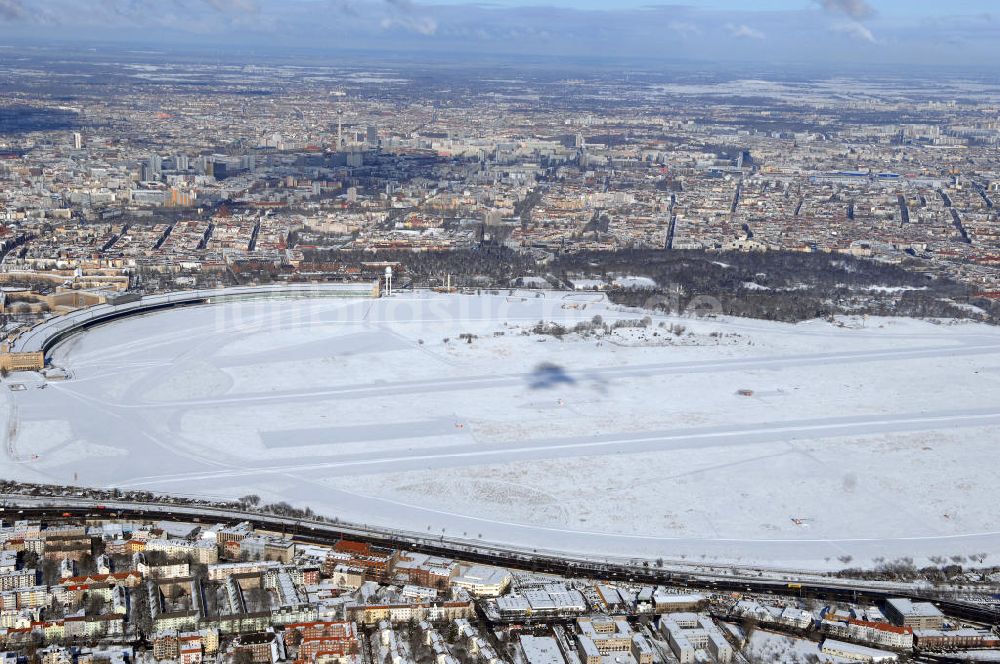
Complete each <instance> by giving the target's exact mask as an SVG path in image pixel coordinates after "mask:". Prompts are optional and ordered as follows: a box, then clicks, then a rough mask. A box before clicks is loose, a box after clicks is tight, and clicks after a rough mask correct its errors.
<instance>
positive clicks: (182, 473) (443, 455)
mask: <svg viewBox="0 0 1000 664" xmlns="http://www.w3.org/2000/svg"><path fill="white" fill-rule="evenodd" d="M646 315H647V314H645V313H643V312H636V311H623V310H621V309H619V308H618V307H614V306H612V305H609V304H608V303H607V302H606V301H605V300H604V298H603V296H601V295H597V294H590V293H574V294H564V293H558V294H557V293H546V294H544V296H542V297H538V296H536V294H535V293H528V292H521V293H514V294H513V295H511V294H508V293H507V292H506V291H504V292H503V293H502V294H499V295H486V294H483V295H443V294H433V293H422V292H417V293H404V294H397V295H395V296H393V297H392V298H383V299H378V300H376V299H343V298H312V299H309V298H305V299H261V300H252V299H250V300H246V301H238V302H227V303H221V304H216V305H209V306H197V307H189V308H181V309H176V310H170V311H166V312H159V313H150V314H146V315H142V316H137V317H134V318H130V319H125V320H122V321H119V322H115V323H110V324H105V325H102V326H99V327H96V328H93V329H91V330H89V331H86V332H83V333H80V334H77V335H75V336H72V337H70V338H69V339H68V340H67V341H64V342H63V343H61V344H60V345H59V346H57V347H56V348H55V350H54V351H53V353H52V359H53V363H54V364H55V365H57V366H59V367H63V368H65V369H67V370H68V371H69V372H70V374H71V378H70V379H68V380H65V381H55V380H51V381H48V382H47V383H43V382H41V381H40V380H38V379H37V378H31V377H29V376H25V375H14V376H10V377H8V378H6V379H5V388H4V389H3V393H4V399H5V404H2V405H0V418H2V419H3V420H4V422H0V427H2V428H0V431H2V432H4V434H3V435H4V436H5V445H4V455H5V456H4V457H3V459H4V461H3V469H4V470H3V475H4V476H5V477H7V478H16V479H23V480H31V481H41V482H58V483H76V484H80V485H97V486H116V487H130V488H131V487H135V488H145V489H150V490H162V491H168V492H172V493H180V494H196V495H207V496H219V497H228V498H233V497H238V496H241V495H245V494H250V493H255V494H259V495H260V496H261V497H262V498H263V499H264V500H265V501H269V502H272V501H280V500H284V501H288V502H290V503H293V504H296V505H300V506H306V505H308V506H310V507H312V508H313V509H314V510H315V511H317V512H318V513H321V514H326V515H328V516H336V517H339V518H341V519H344V520H351V521H356V522H359V523H370V524H380V525H385V526H392V527H399V528H405V529H408V530H416V531H421V532H425V533H426V532H428V531H429V532H432V533H435V534H444V535H446V536H457V537H468V538H482V539H483V540H489V541H494V542H502V543H512V544H517V545H523V546H528V547H537V548H539V549H541V548H545V549H558V550H565V551H572V552H576V553H591V554H607V555H615V556H642V557H648V558H657V557H662V558H665V559H673V560H680V559H685V560H687V561H690V562H701V561H702V560H705V561H706V562H708V561H713V562H734V563H743V564H757V563H760V564H768V565H773V566H778V567H791V568H829V567H845V566H858V565H867V566H870V565H872V564H874V563H875V562H876V561H878V560H881V559H884V560H887V561H889V560H893V559H897V558H900V557H912V558H914V559H915V560H916V561H917V562H918V563H919V562H920V561H921V560H923V559H926V558H927V557H929V556H937V555H940V556H952V555H963V556H967V555H970V554H978V553H988V554H990V556H989V557H988V558H987V559H986V562H987V563H990V562H993V563H995V562H996V561H997V560H998V559H1000V510H998V509H997V503H998V499H1000V490H998V488H997V484H996V472H995V469H996V468H997V466H998V465H1000V447H998V445H997V441H998V439H1000V437H998V435H997V434H998V432H1000V330H997V329H995V328H991V327H988V326H983V325H978V324H972V323H940V324H936V323H931V322H925V321H914V320H903V319H871V320H861V319H857V320H849V319H844V320H841V321H837V322H835V323H831V322H827V321H811V322H807V323H802V324H798V325H788V324H780V323H769V322H764V321H754V320H736V319H716V318H702V319H695V318H680V317H668V316H658V315H652V314H650V320H649V321H646V322H645V323H642V322H640V321H639V319H641V318H643V317H644V316H646ZM595 316H600V317H601V318H602V319H603V322H601V323H600V324H598V325H596V326H592V327H595V328H596V330H594V331H588V332H586V333H584V334H577V333H568V334H560V335H558V336H557V335H553V334H542V333H539V331H538V330H536V329H535V328H536V326H537V324H538V323H539V321H547V322H558V323H560V324H562V325H563V326H565V327H567V328H572V327H573V326H574V325H575V324H577V323H580V322H590V321H592V320H593V319H594V317H595ZM616 320H626V321H629V322H628V323H627V324H626V325H625V326H623V327H618V328H614V326H613V323H614V322H615V321H616ZM605 323H607V324H608V325H607V328H606V327H605V326H604V324H605ZM606 329H609V330H610V331H605V330H606ZM43 385H44V387H42V386H43Z"/></svg>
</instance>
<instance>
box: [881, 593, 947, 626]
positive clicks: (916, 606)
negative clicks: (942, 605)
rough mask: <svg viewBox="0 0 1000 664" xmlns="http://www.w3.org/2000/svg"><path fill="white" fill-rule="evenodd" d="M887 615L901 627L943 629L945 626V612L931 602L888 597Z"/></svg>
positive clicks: (886, 602)
mask: <svg viewBox="0 0 1000 664" xmlns="http://www.w3.org/2000/svg"><path fill="white" fill-rule="evenodd" d="M885 615H886V617H887V618H889V620H891V621H892V622H893V624H895V625H899V626H900V627H912V628H913V629H941V628H942V627H943V626H944V614H943V613H941V611H940V610H939V609H938V608H937V607H936V606H934V605H933V604H931V603H930V602H914V601H911V600H909V599H905V598H893V599H887V600H886V601H885Z"/></svg>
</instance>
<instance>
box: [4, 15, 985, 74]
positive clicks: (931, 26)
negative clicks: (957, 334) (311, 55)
mask: <svg viewBox="0 0 1000 664" xmlns="http://www.w3.org/2000/svg"><path fill="white" fill-rule="evenodd" d="M86 4H87V3H79V2H72V1H71V0H49V1H47V2H42V0H0V41H2V42H3V43H4V44H5V45H12V44H17V45H20V46H24V45H27V44H40V45H42V44H58V43H74V44H79V45H81V46H85V45H91V46H94V45H105V46H106V47H107V46H110V45H119V46H126V45H133V44H135V45H144V46H145V47H147V48H149V49H150V50H161V49H167V48H168V49H170V50H171V51H183V50H185V49H193V48H198V49H202V50H206V51H213V50H214V51H217V52H220V53H224V52H227V51H232V50H233V49H238V50H239V51H240V52H243V53H259V54H261V55H262V56H263V55H272V56H277V55H280V54H282V53H285V54H289V55H291V54H292V53H307V52H311V51H315V52H317V53H342V52H345V51H350V50H358V51H366V52H375V53H378V52H398V53H414V54H421V55H423V56H427V57H432V56H439V57H448V56H460V57H462V58H469V57H481V56H484V55H485V56H487V57H493V58H499V57H505V58H523V57H527V58H545V59H560V58H563V59H568V60H578V59H584V60H583V61H587V62H595V61H596V62H602V61H604V62H616V61H618V60H626V61H628V60H640V61H649V62H651V63H654V62H655V63H659V62H663V61H674V60H676V61H684V62H692V63H733V64H736V63H741V64H747V65H772V66H802V67H809V66H816V67H822V68H836V67H844V68H855V67H882V66H886V65H888V66H892V67H897V68H898V67H924V68H927V67H932V68H936V67H946V68H947V67H960V68H963V69H970V70H977V69H980V68H983V69H985V68H989V67H992V66H993V63H995V62H996V60H997V58H1000V12H997V8H996V6H995V5H992V4H991V3H990V2H988V1H987V0H955V1H954V2H950V3H947V4H946V5H944V4H943V3H932V2H928V1H926V0H916V1H913V2H903V1H902V0H766V1H760V2H753V3H737V2H733V1H732V0H706V1H703V2H693V3H689V4H683V5H682V4H677V5H650V4H647V3H639V2H625V3H623V2H609V1H600V0H587V1H584V2H576V3H569V2H566V1H565V0H544V1H542V2H536V3H520V2H516V1H515V0H501V1H500V2H493V3H490V4H484V3H473V2H462V1H457V0H450V1H447V2H442V1H440V0H438V2H434V3H427V2H416V1H414V0H282V1H279V0H172V1H170V2H153V1H152V0H104V1H103V2H94V3H90V4H89V6H83V7H81V5H86ZM747 4H751V5H752V7H750V8H748V7H747V6H746V5H747ZM994 12H996V14H994Z"/></svg>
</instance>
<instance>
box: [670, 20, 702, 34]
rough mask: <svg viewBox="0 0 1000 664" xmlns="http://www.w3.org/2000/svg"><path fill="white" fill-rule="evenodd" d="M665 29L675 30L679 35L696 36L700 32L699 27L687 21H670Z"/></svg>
mask: <svg viewBox="0 0 1000 664" xmlns="http://www.w3.org/2000/svg"><path fill="white" fill-rule="evenodd" d="M667 29H668V30H670V31H671V32H676V33H677V34H678V35H680V36H681V37H698V36H699V35H701V34H702V32H701V28H699V27H698V26H697V25H695V24H694V23H688V22H687V21H671V22H670V23H668V24H667Z"/></svg>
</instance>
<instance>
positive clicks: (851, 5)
mask: <svg viewBox="0 0 1000 664" xmlns="http://www.w3.org/2000/svg"><path fill="white" fill-rule="evenodd" d="M816 2H817V4H819V6H820V7H822V8H823V9H825V10H826V11H828V12H830V13H832V14H844V15H845V16H849V17H850V18H852V19H854V20H855V21H857V20H859V19H863V18H869V17H871V16H874V15H875V9H874V8H873V7H872V6H871V5H870V4H868V2H867V1H866V0H816Z"/></svg>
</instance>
